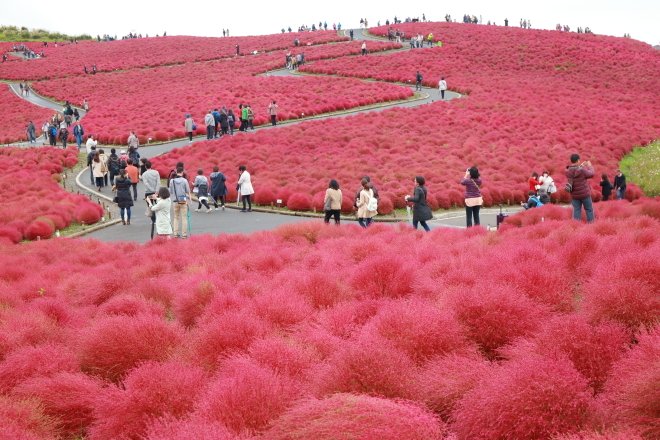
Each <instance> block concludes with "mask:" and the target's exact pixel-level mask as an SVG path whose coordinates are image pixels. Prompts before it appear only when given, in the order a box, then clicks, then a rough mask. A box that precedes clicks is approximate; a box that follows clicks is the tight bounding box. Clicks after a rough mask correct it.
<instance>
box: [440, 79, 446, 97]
mask: <svg viewBox="0 0 660 440" xmlns="http://www.w3.org/2000/svg"><path fill="white" fill-rule="evenodd" d="M438 90H439V91H440V98H441V99H442V100H444V99H445V92H446V91H447V81H445V77H444V76H443V77H442V78H441V79H440V82H439V83H438Z"/></svg>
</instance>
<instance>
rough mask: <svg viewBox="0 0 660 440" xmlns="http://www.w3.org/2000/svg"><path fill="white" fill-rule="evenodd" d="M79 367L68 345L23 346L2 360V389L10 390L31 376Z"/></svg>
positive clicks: (0, 383) (0, 386) (0, 373)
mask: <svg viewBox="0 0 660 440" xmlns="http://www.w3.org/2000/svg"><path fill="white" fill-rule="evenodd" d="M78 369H79V366H78V361H77V360H76V357H75V354H74V353H73V352H72V351H71V349H70V348H68V347H66V346H63V345H55V344H43V345H38V346H27V347H21V348H18V349H16V350H14V351H12V352H11V353H9V354H8V355H7V357H6V358H5V359H4V361H2V362H0V391H4V392H6V391H9V390H10V389H11V388H13V387H15V386H16V385H18V384H19V383H21V382H23V381H25V380H26V379H29V378H31V377H38V376H52V375H53V374H56V373H59V372H67V373H69V372H70V373H73V372H75V371H76V370H78Z"/></svg>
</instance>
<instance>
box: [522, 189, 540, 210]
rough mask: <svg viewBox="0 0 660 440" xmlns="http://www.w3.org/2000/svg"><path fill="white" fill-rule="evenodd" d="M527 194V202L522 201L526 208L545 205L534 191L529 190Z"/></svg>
mask: <svg viewBox="0 0 660 440" xmlns="http://www.w3.org/2000/svg"><path fill="white" fill-rule="evenodd" d="M527 195H528V196H529V199H528V200H527V203H526V204H525V202H520V206H522V207H524V208H525V209H530V208H540V207H541V206H543V203H541V201H540V200H539V199H538V197H536V193H535V192H534V191H529V192H528V193H527Z"/></svg>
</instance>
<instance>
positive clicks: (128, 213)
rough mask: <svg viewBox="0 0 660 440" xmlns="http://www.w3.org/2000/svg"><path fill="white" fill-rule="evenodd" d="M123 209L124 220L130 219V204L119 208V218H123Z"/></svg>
mask: <svg viewBox="0 0 660 440" xmlns="http://www.w3.org/2000/svg"><path fill="white" fill-rule="evenodd" d="M124 211H126V220H130V219H131V208H130V206H129V207H128V208H119V215H121V219H122V220H124Z"/></svg>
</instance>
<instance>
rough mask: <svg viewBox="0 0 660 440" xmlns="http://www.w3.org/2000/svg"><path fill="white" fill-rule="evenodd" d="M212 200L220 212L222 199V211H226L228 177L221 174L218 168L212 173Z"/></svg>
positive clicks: (215, 167)
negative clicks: (219, 206)
mask: <svg viewBox="0 0 660 440" xmlns="http://www.w3.org/2000/svg"><path fill="white" fill-rule="evenodd" d="M210 178H211V198H212V199H213V203H214V204H215V209H216V211H217V210H218V199H220V205H221V207H222V210H223V211H224V210H225V198H226V196H227V193H228V191H227V185H226V184H225V182H226V181H227V177H225V175H224V174H223V173H221V172H220V168H218V167H217V166H214V167H213V172H212V173H211V176H210Z"/></svg>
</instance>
